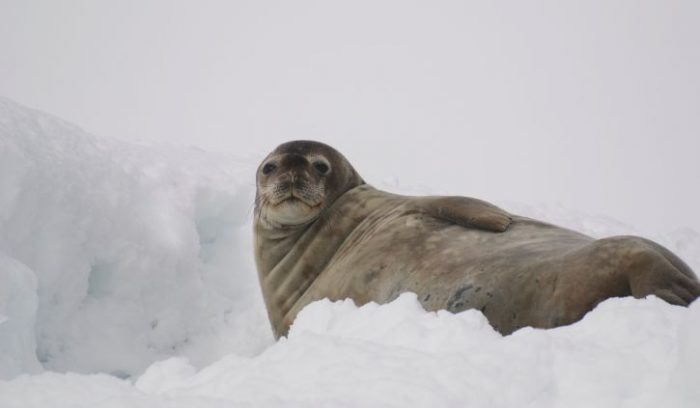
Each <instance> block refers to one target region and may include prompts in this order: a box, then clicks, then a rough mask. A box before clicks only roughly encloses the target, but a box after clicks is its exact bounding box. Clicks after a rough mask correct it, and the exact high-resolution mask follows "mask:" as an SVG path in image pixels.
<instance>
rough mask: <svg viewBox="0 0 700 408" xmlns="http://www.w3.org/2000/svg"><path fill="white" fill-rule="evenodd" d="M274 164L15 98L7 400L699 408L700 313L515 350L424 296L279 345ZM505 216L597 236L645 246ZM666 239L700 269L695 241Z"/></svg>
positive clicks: (2, 368) (1, 352) (308, 319)
mask: <svg viewBox="0 0 700 408" xmlns="http://www.w3.org/2000/svg"><path fill="white" fill-rule="evenodd" d="M264 153H265V152H261V156H262V155H263V154H264ZM256 164H257V159H248V158H235V157H222V156H219V155H216V154H212V153H207V152H203V151H200V150H197V149H188V148H183V147H167V146H149V145H135V144H127V143H123V142H118V141H114V140H109V139H102V138H97V137H94V136H91V135H89V134H86V133H85V132H83V131H81V130H80V129H78V128H76V127H75V126H73V125H70V124H68V123H65V122H63V121H61V120H59V119H57V118H54V117H51V116H50V115H46V114H43V113H41V112H37V111H33V110H30V109H27V108H24V107H21V106H18V105H16V104H14V103H13V102H11V101H9V100H6V99H1V98H0V282H1V284H0V407H2V408H5V407H7V408H10V407H23V408H24V407H46V406H66V407H68V406H70V407H73V406H79V407H88V406H89V407H219V406H221V407H224V406H226V407H228V406H232V405H234V406H255V407H260V406H272V407H282V406H284V407H290V406H292V407H293V406H340V407H354V406H474V407H481V406H492V407H514V406H517V407H524V406H533V407H578V406H581V407H583V406H596V407H608V406H610V407H612V406H615V407H627V406H629V407H632V406H633V407H644V406H658V405H659V404H663V405H664V406H678V407H684V406H687V407H691V406H696V405H697V403H698V401H700V383H699V382H698V381H699V380H698V378H700V302H696V303H694V304H693V305H691V307H690V308H682V307H676V306H671V305H668V304H666V303H664V302H662V301H661V300H659V299H657V298H654V297H650V298H647V299H641V300H639V299H631V298H623V299H610V300H608V301H606V302H604V303H602V304H600V305H599V306H598V307H597V308H596V309H595V310H594V311H593V312H591V313H589V314H588V315H587V316H586V317H585V318H584V319H583V320H582V321H581V322H578V323H576V324H573V325H571V326H567V327H561V328H557V329H552V330H536V329H531V328H525V329H522V330H519V331H517V332H516V333H514V334H512V335H510V336H506V337H503V336H501V335H500V334H498V333H497V332H495V331H494V330H493V329H492V328H491V327H490V326H489V324H488V322H487V321H486V319H485V318H484V316H483V315H482V314H481V313H480V312H478V311H466V312H463V313H459V314H451V313H448V312H444V311H442V312H437V313H433V312H426V311H424V310H423V309H422V308H421V307H420V304H419V303H418V301H417V300H416V297H415V295H414V294H410V293H407V294H404V295H402V296H401V297H399V298H398V299H397V300H396V301H394V302H392V303H390V304H387V305H376V304H367V305H364V306H361V307H357V306H355V305H354V304H353V303H352V301H350V300H345V301H339V302H330V301H327V300H326V301H319V302H316V303H313V304H311V305H309V306H308V307H307V308H306V309H304V310H303V311H302V312H301V314H300V315H299V317H298V319H297V320H296V322H295V323H294V325H293V326H292V328H291V330H290V334H289V337H288V338H283V339H281V340H280V341H278V342H274V341H273V339H272V335H271V332H270V329H269V327H268V323H267V318H266V316H265V310H264V306H263V303H262V300H261V295H260V290H259V287H258V284H257V277H256V274H255V269H254V265H253V261H252V248H251V234H252V232H251V225H250V223H251V208H252V204H251V203H252V199H253V195H254V184H253V172H254V169H255V166H256ZM393 184H395V185H394V186H392V187H391V189H392V190H393V191H401V190H410V187H405V188H403V189H402V188H401V186H399V185H398V183H397V182H394V183H393ZM379 185H380V186H382V183H379ZM500 204H501V205H503V206H504V207H506V208H508V209H510V210H513V211H514V212H516V213H520V214H524V215H530V216H534V217H536V218H540V219H545V220H547V221H550V222H554V223H557V224H560V225H563V226H567V227H570V228H573V229H577V230H580V231H583V232H585V233H588V234H591V235H594V236H603V235H612V234H623V233H634V229H633V228H630V227H628V226H625V225H623V224H621V223H619V222H617V221H615V220H611V219H609V218H607V217H605V216H591V215H588V214H581V213H578V212H576V211H574V210H571V209H566V208H560V207H557V206H552V205H523V204H513V203H507V204H506V203H500ZM650 238H653V239H655V240H657V241H659V242H661V243H663V244H664V245H666V246H668V247H669V248H671V249H672V250H674V251H675V252H677V253H678V254H679V255H681V257H683V258H684V259H685V260H686V262H688V263H689V264H690V265H691V266H692V267H693V268H694V269H695V270H700V235H699V234H698V233H697V232H696V231H694V230H692V229H688V228H686V229H682V230H679V231H660V233H659V234H658V235H657V236H654V237H650ZM3 379H4V380H3Z"/></svg>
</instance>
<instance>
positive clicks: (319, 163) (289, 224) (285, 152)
mask: <svg viewBox="0 0 700 408" xmlns="http://www.w3.org/2000/svg"><path fill="white" fill-rule="evenodd" d="M256 184H257V192H256V196H255V215H256V219H257V222H258V223H260V224H262V225H263V226H267V227H268V228H271V229H285V228H295V227H300V226H304V225H308V224H309V223H312V222H313V221H314V220H316V218H318V216H319V215H320V214H321V212H322V211H323V210H324V209H325V208H327V207H328V206H330V205H331V204H332V203H333V202H334V201H335V200H336V199H337V198H338V197H339V196H340V195H342V194H343V193H345V192H346V191H348V190H350V189H352V188H354V187H357V186H359V185H361V184H364V181H363V180H362V178H361V177H360V176H359V175H358V174H357V172H356V171H355V169H354V168H353V167H352V166H351V165H350V163H349V162H348V160H346V159H345V157H343V155H342V154H340V153H339V152H338V151H336V150H335V149H333V148H332V147H330V146H328V145H325V144H323V143H320V142H314V141H306V140H301V141H294V142H288V143H285V144H282V145H280V146H279V147H277V149H275V150H274V151H273V152H272V153H270V154H269V155H268V156H267V157H266V158H265V159H264V160H263V161H262V163H261V164H260V166H259V167H258V170H257V173H256Z"/></svg>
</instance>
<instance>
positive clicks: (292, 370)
mask: <svg viewBox="0 0 700 408" xmlns="http://www.w3.org/2000/svg"><path fill="white" fill-rule="evenodd" d="M698 327H700V303H695V304H693V305H692V306H691V307H690V308H681V307H676V306H671V305H668V304H666V303H665V302H663V301H661V300H659V299H657V298H654V297H650V298H648V299H643V300H639V299H632V298H625V299H611V300H608V301H606V302H603V303H601V304H600V305H599V306H598V307H597V308H596V309H595V310H594V311H593V312H592V313H590V314H588V315H587V316H586V317H585V318H584V319H583V320H582V321H581V322H579V323H577V324H574V325H571V326H568V327H561V328H557V329H553V330H536V329H529V328H527V329H522V330H519V331H517V332H515V333H514V334H512V335H510V336H506V337H503V336H501V335H500V334H498V333H497V332H495V331H494V330H493V329H492V328H491V327H490V326H489V325H488V324H487V323H486V320H485V318H484V316H483V315H482V314H481V313H480V312H478V311H466V312H463V313H459V314H451V313H449V312H437V313H434V312H425V311H424V310H422V309H421V307H420V304H419V302H418V300H417V298H416V296H415V295H414V294H410V293H409V294H404V295H402V296H400V297H399V298H398V299H397V300H396V301H394V302H392V303H390V304H387V305H382V306H379V305H376V304H367V305H364V306H362V307H359V308H358V307H356V306H355V305H353V304H352V302H351V301H340V302H335V303H332V302H329V301H319V302H316V303H313V304H311V305H309V306H308V307H307V308H305V309H304V310H303V311H302V312H301V314H300V316H299V318H298V319H297V321H296V322H295V323H294V326H293V327H292V330H291V331H290V335H289V338H286V339H282V340H280V341H279V342H277V343H276V344H274V345H272V346H271V347H269V348H268V349H267V350H265V351H264V352H263V353H261V354H260V355H258V356H256V357H252V358H251V357H241V356H237V355H230V356H227V357H224V358H222V359H221V360H219V361H218V362H216V363H214V364H212V365H210V366H208V367H206V368H204V369H202V370H200V371H197V369H195V367H193V366H192V365H191V364H190V363H189V362H188V360H187V359H186V358H172V359H168V360H165V361H162V362H158V363H155V364H154V365H152V366H151V367H150V368H149V369H148V370H147V371H146V372H145V373H144V374H143V375H142V376H141V377H140V378H138V380H136V381H135V383H134V384H133V385H132V384H131V383H129V382H127V381H123V380H119V379H116V378H110V377H105V376H103V375H92V376H89V375H83V376H77V375H58V374H55V373H46V374H43V375H39V376H31V377H27V376H24V377H20V378H18V379H16V380H14V381H11V382H5V383H2V382H0V406H3V407H8V408H10V407H20V406H21V407H43V406H46V405H47V404H49V403H50V402H51V401H56V400H60V401H71V402H75V403H77V402H80V403H81V404H84V405H85V406H91V407H127V406H129V407H133V406H144V407H148V406H156V407H160V406H163V407H180V406H183V407H184V406H188V407H210V406H254V407H268V406H269V407H289V406H299V407H303V406H344V407H354V406H386V407H406V406H411V407H422V406H464V407H484V406H489V407H523V406H532V407H590V406H595V407H650V406H658V404H660V403H661V402H662V401H663V402H664V406H676V407H682V406H688V407H690V406H692V403H693V402H694V401H697V397H698V391H697V390H698V387H697V385H698V384H697V381H698V380H697V379H698V378H699V377H698V374H700V369H699V368H698V367H697V366H698V361H700V342H699V341H698V340H699V338H698V335H699V334H700V330H698V329H697V328H698ZM30 392H31V394H32V397H31V399H27V398H25V397H24V396H25V395H26V394H28V393H30ZM668 401H672V402H673V405H667V404H666V402H668ZM67 405H68V404H67Z"/></svg>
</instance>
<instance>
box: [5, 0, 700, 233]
mask: <svg viewBox="0 0 700 408" xmlns="http://www.w3.org/2000/svg"><path fill="white" fill-rule="evenodd" d="M699 22H700V2H699V1H696V0H688V1H670V0H663V1H662V0H659V1H638V0H629V1H610V0H604V1H602V0H601V1H575V2H574V1H571V2H563V1H557V0H551V1H527V2H524V1H501V2H492V1H489V2H487V1H478V2H477V1H420V2H419V1H357V0H353V1H345V2H337V1H267V2H266V1H247V2H243V1H190V2H182V1H123V0H120V1H116V0H115V1H109V2H108V1H95V0H85V1H77V0H71V1H60V2H59V1H51V0H49V1H34V0H21V1H8V0H0V94H2V95H4V96H6V97H9V98H11V99H14V100H15V101H17V102H20V103H22V104H24V105H27V106H30V107H33V108H37V109H40V110H43V111H46V112H49V113H52V114H55V115H57V116H59V117H62V118H64V119H66V120H69V121H71V122H74V123H76V124H78V125H80V126H81V127H83V128H84V129H86V130H88V131H89V132H91V133H94V134H96V135H101V136H109V137H114V138H119V139H124V140H131V141H137V140H139V141H147V142H168V143H176V144H185V145H195V146H199V147H201V148H203V149H205V150H211V151H217V152H224V153H232V154H236V155H242V156H247V157H249V156H253V157H258V158H262V157H263V156H264V155H265V154H266V153H267V151H269V150H271V149H272V148H274V147H275V146H276V145H277V144H278V143H280V142H283V141H286V140H289V139H297V138H310V139H317V140H322V141H325V142H327V143H329V144H331V145H333V146H335V147H336V148H338V149H339V150H340V151H341V152H343V153H344V154H345V155H346V156H347V157H348V158H350V160H351V161H352V162H353V163H354V165H355V167H356V168H357V169H358V170H359V172H360V173H361V174H362V175H363V176H364V177H365V179H367V180H368V181H369V182H370V183H371V182H378V181H379V180H384V179H398V180H399V182H400V183H401V184H402V185H406V186H418V187H420V188H423V189H426V190H430V191H431V192H433V193H441V194H460V195H468V196H474V197H480V198H483V199H487V200H495V201H516V202H524V203H537V202H544V203H559V204H561V205H564V206H565V207H568V208H573V209H578V210H582V211H586V212H590V213H594V214H604V215H608V216H612V217H614V218H617V219H619V220H621V221H623V222H626V223H629V224H633V225H636V226H638V227H639V228H640V231H641V232H653V231H662V232H665V231H670V230H673V229H676V228H679V227H684V226H692V227H693V228H695V229H696V230H698V231H700V215H699V211H698V210H699V209H700V191H699V190H700V181H698V178H700V164H698V155H699V154H700V74H698V73H700V23H699ZM252 177H253V175H252V174H251V180H252Z"/></svg>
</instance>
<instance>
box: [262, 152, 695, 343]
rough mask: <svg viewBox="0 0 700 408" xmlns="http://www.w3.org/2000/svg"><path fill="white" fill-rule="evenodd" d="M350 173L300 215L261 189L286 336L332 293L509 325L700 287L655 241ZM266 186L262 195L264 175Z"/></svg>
mask: <svg viewBox="0 0 700 408" xmlns="http://www.w3.org/2000/svg"><path fill="white" fill-rule="evenodd" d="M300 145H301V146H303V147H304V149H298V148H299V146H300ZM290 146H291V147H292V148H297V149H298V151H300V152H303V153H302V154H301V155H302V156H306V155H309V156H310V157H313V155H314V154H318V152H319V151H322V150H324V149H330V148H329V147H328V146H325V145H322V144H320V143H316V142H291V143H288V144H286V145H282V146H280V148H278V149H277V150H276V151H275V152H273V153H274V155H276V157H286V156H285V155H286V154H287V153H286V152H289V151H291V150H292V149H290ZM328 151H332V149H331V150H328ZM336 153H337V152H336ZM274 155H273V156H274ZM323 156H324V158H325V160H328V161H329V164H330V165H331V167H333V168H343V166H345V168H347V169H352V167H351V166H350V165H349V163H347V160H345V159H344V158H343V157H342V156H341V155H340V154H339V153H338V154H337V156H336V155H335V153H334V154H332V155H331V154H328V153H325V154H324V155H323ZM307 161H308V160H307ZM265 163H266V162H265V161H264V162H263V165H264V164H265ZM263 165H261V168H262V166H263ZM299 166H300V168H301V167H304V166H306V167H311V166H312V164H311V162H309V164H306V163H303V161H301V160H299ZM297 170H298V169H297ZM290 171H291V172H294V171H295V170H293V169H291V168H282V169H279V174H278V175H277V176H274V175H273V176H272V178H273V179H275V180H277V179H279V177H282V179H284V174H285V172H287V173H288V172H290ZM348 172H349V173H348V174H351V176H349V177H348V176H347V174H346V175H345V176H346V177H343V179H344V180H350V182H347V183H345V182H341V183H333V182H329V180H327V179H323V178H318V180H317V184H318V183H320V184H324V183H325V184H324V186H323V191H324V194H323V195H328V196H335V198H333V199H332V201H331V200H328V201H323V203H322V204H321V205H320V207H319V208H320V209H319V210H318V211H316V210H314V211H313V212H314V214H315V215H314V216H313V217H311V218H308V219H307V218H305V217H300V218H299V219H301V220H303V222H301V223H299V224H284V225H282V224H280V225H273V224H274V222H270V221H269V220H265V219H264V211H263V208H262V207H263V206H264V205H265V204H264V203H263V201H265V200H263V199H261V198H260V197H258V200H257V202H258V203H260V204H257V205H256V224H255V251H256V261H257V264H258V272H259V278H260V282H261V285H262V289H263V295H264V298H265V301H266V306H267V309H268V315H269V317H270V321H271V323H272V326H273V330H274V332H275V335H276V336H278V337H279V336H281V335H285V334H286V333H287V331H288V329H289V326H290V325H291V323H292V322H293V320H294V318H295V317H296V315H297V314H298V313H299V311H300V310H301V309H302V308H303V307H304V306H306V305H307V304H309V303H311V302H313V301H315V300H319V299H323V298H329V299H331V300H339V299H345V298H351V299H353V300H354V301H355V302H356V303H357V304H360V305H361V304H364V303H367V302H372V301H373V302H378V303H386V302H389V301H391V300H393V299H395V298H396V297H398V296H399V294H401V293H403V292H409V291H410V292H415V293H416V294H417V295H418V299H419V300H420V302H421V303H422V305H423V306H424V307H425V309H426V310H439V309H446V310H449V311H452V312H459V311H462V310H466V309H472V308H475V309H479V310H481V311H482V312H483V313H484V314H485V315H486V317H487V318H488V319H489V322H490V323H491V324H492V325H493V326H494V328H495V329H497V330H498V331H500V332H501V333H504V334H507V333H511V332H513V331H514V330H517V329H518V328H521V327H524V326H533V327H540V328H550V327H556V326H560V325H565V324H569V323H572V322H575V321H577V320H579V319H580V318H581V317H582V316H583V315H584V314H585V313H586V312H588V311H590V310H591V309H592V308H593V307H595V305H596V304H598V303H599V302H601V301H603V300H605V299H607V298H610V297H616V296H635V297H643V296H646V295H649V294H654V295H657V296H659V297H660V298H662V299H665V300H666V301H668V302H670V303H674V304H681V305H687V304H688V303H690V302H691V301H692V300H694V299H695V298H697V297H698V295H700V284H698V281H697V278H696V277H695V275H694V274H693V272H692V271H691V270H690V268H689V267H688V266H687V265H685V264H684V263H683V261H681V260H680V259H679V258H678V257H676V256H675V255H674V254H672V253H671V252H670V251H668V250H666V249H665V248H663V247H661V246H659V245H658V244H656V243H653V242H651V241H648V240H646V239H643V238H638V237H612V238H606V239H601V240H595V239H593V238H591V237H588V236H586V235H583V234H580V233H577V232H574V231H571V230H567V229H564V228H560V227H557V226H554V225H550V224H547V223H543V222H540V221H537V220H533V219H529V218H525V217H518V216H512V215H510V214H507V213H506V212H504V211H503V210H501V209H499V208H497V207H495V206H492V205H490V204H488V203H484V202H483V201H479V200H474V199H469V198H465V197H406V196H400V195H395V194H391V193H387V192H383V191H380V190H377V189H375V188H373V187H371V186H369V185H367V184H364V182H363V181H362V179H361V178H359V176H357V174H356V172H355V171H354V169H352V170H348ZM263 185H264V183H263ZM258 186H259V187H258V189H259V191H258V194H259V195H260V194H261V190H264V189H261V180H260V179H259V180H258ZM292 196H293V194H292ZM268 210H269V211H271V213H274V212H275V210H274V209H269V208H268Z"/></svg>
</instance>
